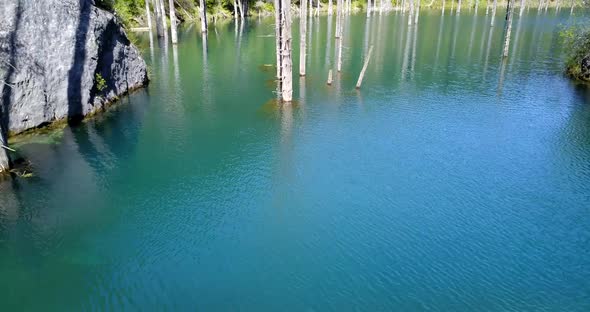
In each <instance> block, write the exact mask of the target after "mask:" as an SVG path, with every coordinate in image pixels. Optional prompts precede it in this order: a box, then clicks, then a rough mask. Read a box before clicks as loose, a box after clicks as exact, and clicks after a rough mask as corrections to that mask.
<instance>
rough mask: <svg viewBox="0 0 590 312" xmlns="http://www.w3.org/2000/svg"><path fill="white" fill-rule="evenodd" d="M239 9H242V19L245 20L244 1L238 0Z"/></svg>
mask: <svg viewBox="0 0 590 312" xmlns="http://www.w3.org/2000/svg"><path fill="white" fill-rule="evenodd" d="M238 8H239V9H240V18H241V19H242V20H244V4H243V3H242V0H238Z"/></svg>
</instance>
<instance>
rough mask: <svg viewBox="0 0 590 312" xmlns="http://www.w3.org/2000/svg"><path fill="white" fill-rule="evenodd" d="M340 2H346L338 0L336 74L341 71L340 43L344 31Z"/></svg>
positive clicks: (342, 11)
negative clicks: (338, 19)
mask: <svg viewBox="0 0 590 312" xmlns="http://www.w3.org/2000/svg"><path fill="white" fill-rule="evenodd" d="M342 1H346V0H339V3H340V4H339V5H338V7H340V10H338V14H339V15H340V22H339V23H338V29H336V32H337V33H338V57H337V61H336V69H337V70H338V72H340V71H342V41H343V40H344V38H343V34H342V33H343V31H342V30H343V29H344V23H343V15H344V10H343V8H342Z"/></svg>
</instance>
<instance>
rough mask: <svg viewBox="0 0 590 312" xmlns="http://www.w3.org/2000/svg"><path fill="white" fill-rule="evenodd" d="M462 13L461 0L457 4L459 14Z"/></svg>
mask: <svg viewBox="0 0 590 312" xmlns="http://www.w3.org/2000/svg"><path fill="white" fill-rule="evenodd" d="M459 13H461V0H459V3H458V4H457V14H459Z"/></svg>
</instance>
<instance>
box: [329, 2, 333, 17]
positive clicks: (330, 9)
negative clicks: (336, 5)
mask: <svg viewBox="0 0 590 312" xmlns="http://www.w3.org/2000/svg"><path fill="white" fill-rule="evenodd" d="M328 15H330V16H332V0H328Z"/></svg>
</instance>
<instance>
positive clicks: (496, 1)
mask: <svg viewBox="0 0 590 312" xmlns="http://www.w3.org/2000/svg"><path fill="white" fill-rule="evenodd" d="M497 6H498V0H494V6H493V7H492V21H491V22H490V26H491V27H494V20H495V19H496V8H497Z"/></svg>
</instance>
